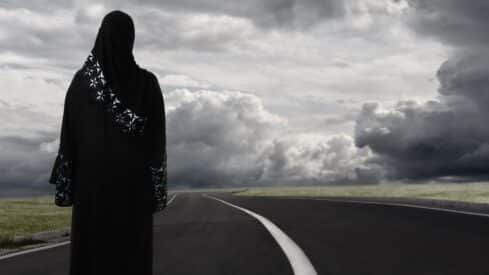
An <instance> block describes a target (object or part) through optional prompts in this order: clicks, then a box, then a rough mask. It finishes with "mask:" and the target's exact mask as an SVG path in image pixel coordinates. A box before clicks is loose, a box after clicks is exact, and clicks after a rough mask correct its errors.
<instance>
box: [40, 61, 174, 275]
mask: <svg viewBox="0 0 489 275" xmlns="http://www.w3.org/2000/svg"><path fill="white" fill-rule="evenodd" d="M97 64H98V62H97V57H96V56H95V55H93V54H92V53H91V54H90V55H89V57H88V58H87V60H86V62H85V64H84V66H83V67H82V68H81V69H80V70H78V71H77V72H76V73H75V75H74V77H73V79H72V81H71V84H70V86H69V88H68V90H67V93H66V96H65V102H64V111H63V118H62V126H61V134H60V144H59V150H58V155H57V156H56V159H55V161H54V165H53V168H52V172H51V177H50V179H49V182H50V183H51V184H53V185H56V190H57V191H56V197H55V203H56V204H57V205H59V206H71V205H72V223H71V248H70V275H75V274H77V275H95V274H98V275H101V274H105V275H108V274H117V275H124V274H131V275H145V274H146V275H150V274H152V269H153V214H154V213H156V212H159V211H161V210H163V208H164V207H165V206H166V203H167V193H166V192H167V189H166V134H165V109H164V100H163V95H162V92H161V89H160V86H159V84H158V80H157V78H156V76H155V75H154V74H153V73H151V72H149V71H147V70H145V69H142V68H138V70H136V71H135V72H133V73H136V74H137V76H136V77H134V78H133V79H138V80H139V81H138V83H139V84H138V89H137V90H135V91H133V92H134V93H136V92H137V93H138V96H137V97H133V99H134V98H138V100H139V101H138V102H136V101H135V100H131V97H128V96H126V97H124V96H123V94H117V93H116V92H117V91H116V90H113V89H111V87H110V86H108V85H107V84H106V82H107V80H106V79H103V74H102V75H101V74H100V73H99V71H101V70H99V69H101V68H100V66H99V68H97ZM98 65H99V64H98ZM101 76H102V77H101Z"/></svg>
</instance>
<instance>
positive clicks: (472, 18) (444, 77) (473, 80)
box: [355, 0, 489, 180]
mask: <svg viewBox="0 0 489 275" xmlns="http://www.w3.org/2000/svg"><path fill="white" fill-rule="evenodd" d="M410 3H411V5H412V7H414V9H415V10H414V13H412V15H411V17H410V18H409V23H410V24H411V26H412V27H413V28H414V30H416V31H417V32H418V33H420V34H423V35H426V36H429V37H433V38H436V39H439V40H441V41H442V42H444V43H448V44H449V45H451V46H453V47H454V49H455V51H454V53H453V55H452V56H451V57H450V58H449V59H448V60H447V61H446V62H444V63H443V64H442V65H441V67H440V69H439V70H438V72H437V78H438V81H439V83H440V86H439V89H438V93H439V95H438V97H437V98H436V99H434V100H431V101H428V102H426V103H418V102H416V101H401V102H399V103H398V104H397V106H395V107H394V108H393V109H388V110H385V109H382V107H381V106H380V105H379V104H378V103H366V104H364V106H363V109H362V112H361V113H360V115H359V117H358V118H357V123H356V128H355V142H356V144H357V145H358V146H360V147H364V146H368V147H370V148H371V149H372V150H373V151H374V152H375V153H377V155H378V157H377V158H376V159H375V160H373V161H374V162H376V163H379V164H381V165H383V166H384V167H386V170H387V174H388V177H391V178H406V179H415V180H416V179H425V178H444V177H451V178H452V179H457V180H461V179H466V180H471V179H472V180H473V179H488V178H489V168H488V166H487V163H488V161H489V128H488V127H487V124H488V122H489V51H488V50H487V46H489V40H488V35H487V34H488V28H487V27H488V23H489V18H488V17H487V16H486V15H487V14H489V4H488V3H487V1H455V0H443V1H436V0H435V1H411V2H410Z"/></svg>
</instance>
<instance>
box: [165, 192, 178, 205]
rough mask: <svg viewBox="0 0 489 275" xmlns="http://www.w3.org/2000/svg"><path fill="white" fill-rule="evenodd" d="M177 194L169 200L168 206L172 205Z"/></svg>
mask: <svg viewBox="0 0 489 275" xmlns="http://www.w3.org/2000/svg"><path fill="white" fill-rule="evenodd" d="M176 196H177V194H175V195H173V197H171V199H170V200H169V201H168V203H167V204H166V205H167V206H168V205H170V203H171V202H172V201H173V200H174V199H175V197H176Z"/></svg>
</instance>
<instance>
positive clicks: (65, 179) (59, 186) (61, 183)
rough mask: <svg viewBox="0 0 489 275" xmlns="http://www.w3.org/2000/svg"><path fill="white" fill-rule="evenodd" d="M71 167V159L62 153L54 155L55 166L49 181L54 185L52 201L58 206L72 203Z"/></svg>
mask: <svg viewBox="0 0 489 275" xmlns="http://www.w3.org/2000/svg"><path fill="white" fill-rule="evenodd" d="M72 167H73V163H72V161H71V160H68V159H66V157H65V156H64V155H63V154H58V155H57V156H56V160H55V167H54V170H53V175H52V177H51V179H50V182H51V183H52V184H55V185H56V194H55V200H54V202H55V204H56V205H58V206H70V205H72V204H73V190H72V179H71V176H72V171H73V169H72Z"/></svg>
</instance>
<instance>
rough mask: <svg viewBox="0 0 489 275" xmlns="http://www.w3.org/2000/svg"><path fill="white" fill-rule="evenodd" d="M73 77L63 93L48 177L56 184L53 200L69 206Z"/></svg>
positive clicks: (70, 200)
mask: <svg viewBox="0 0 489 275" xmlns="http://www.w3.org/2000/svg"><path fill="white" fill-rule="evenodd" d="M75 77H76V75H75ZM75 77H74V78H73V80H72V81H71V84H70V86H69V88H68V91H67V92H66V95H65V99H64V109H63V116H62V122H61V133H60V138H59V147H58V154H57V155H56V159H55V160H54V165H53V167H52V170H51V176H50V178H49V183H50V184H54V185H56V194H55V200H54V202H55V204H56V205H58V206H71V205H72V204H73V193H72V184H73V182H72V179H73V160H74V158H75V142H74V137H75V135H74V132H73V124H74V123H73V121H72V117H73V116H72V111H73V110H72V108H73V104H72V94H73V89H74V82H75Z"/></svg>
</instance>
